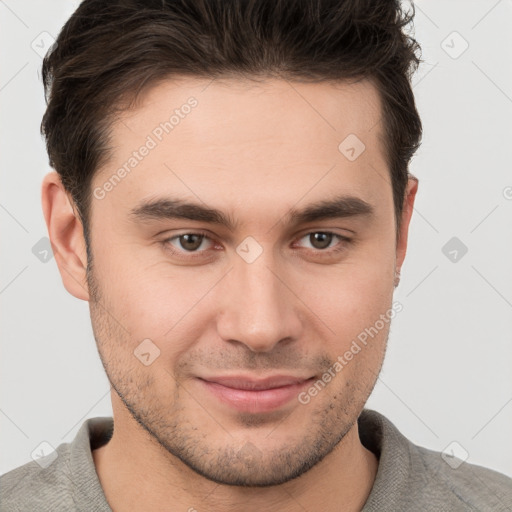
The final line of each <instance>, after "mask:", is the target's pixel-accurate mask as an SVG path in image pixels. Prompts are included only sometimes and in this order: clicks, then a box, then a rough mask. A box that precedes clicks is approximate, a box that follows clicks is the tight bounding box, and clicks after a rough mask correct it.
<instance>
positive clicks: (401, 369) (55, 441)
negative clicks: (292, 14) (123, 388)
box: [0, 0, 512, 476]
mask: <svg viewBox="0 0 512 512" xmlns="http://www.w3.org/2000/svg"><path fill="white" fill-rule="evenodd" d="M77 5H78V2H77V1H64V0H59V1H58V0H53V1H52V2H51V3H50V2H36V1H19V2H15V1H14V0H3V1H2V0H0V22H1V30H0V43H1V45H0V47H1V48H2V50H1V62H0V112H1V124H0V130H1V132H0V158H1V173H2V175H1V179H2V186H1V187H0V193H1V195H0V223H1V229H2V231H1V237H0V243H1V250H0V258H1V263H0V300H1V307H2V318H1V327H2V331H1V333H2V334H1V360H0V365H1V366H0V371H1V374H0V375H1V387H0V389H1V402H0V428H1V432H2V436H1V441H0V453H1V454H2V456H1V459H0V473H4V472H6V471H8V470H10V469H12V468H14V467H16V466H18V465H21V464H23V463H25V462H27V461H29V460H30V459H31V454H32V453H33V451H34V450H35V449H36V448H37V447H38V446H39V444H40V443H41V442H42V441H47V442H48V443H50V444H51V445H52V446H54V447H56V446H58V445H59V444H60V443H62V442H69V441H71V440H72V439H73V437H74V436H75V434H76V432H77V430H78V428H79V427H80V425H81V424H82V422H83V421H84V420H85V419H86V418H87V417H93V416H103V415H111V412H112V411H111V404H110V398H109V384H108V381H107V378H106V376H105V375H104V372H103V368H102V366H101V363H100V361H99V357H98V355H97V352H96V346H95V343H94V338H93V335H92V329H91V325H90V318H89V310H88V304H87V303H86V302H83V301H80V300H78V299H75V298H74V297H72V296H71V295H70V294H68V293H67V291H66V290H65V289H64V287H63V285H62V282H61V278H60V274H59V273H58V270H57V266H56V263H55V259H53V258H51V259H50V260H49V261H47V262H46V263H43V262H41V261H40V260H39V259H38V258H37V257H36V256H35V255H34V254H33V252H32V248H33V247H34V245H35V244H36V243H37V242H38V241H39V240H40V239H41V238H43V237H46V236H47V230H46V226H45V224H44V219H43V215H42V209H41V201H40V187H41V179H42V177H43V175H44V174H46V173H47V172H48V171H49V170H50V169H49V167H48V159H47V155H46V152H45V148H44V144H43V141H42V139H41V137H40V135H39V125H40V122H41V116H42V114H43V112H44V108H45V105H44V100H43V87H42V83H41V80H40V66H41V57H40V56H39V55H38V53H37V52H36V51H35V49H34V48H33V47H35V48H36V49H37V46H36V45H39V46H40V47H44V46H45V44H46V42H45V41H46V39H45V38H47V37H48V36H45V35H43V36H41V35H40V34H41V33H42V32H47V33H49V34H51V35H52V36H53V37H56V36H57V34H58V33H59V31H60V28H61V27H62V25H63V23H64V22H65V20H66V19H67V18H68V17H69V16H70V15H71V13H72V12H73V11H74V9H75V8H76V6H77ZM416 9H417V14H416V21H415V35H416V37H417V39H418V40H419V42H420V44H421V45H422V48H423V58H424V59H425V60H426V61H427V62H426V63H425V64H423V65H422V67H421V68H420V70H419V72H418V74H417V75H416V77H415V79H414V93H415V95H416V98H417V103H418V108H419V111H420V115H421V117H422V120H423V123H424V139H423V145H422V147H421V149H420V150H419V152H418V153H417V155H416V157H415V158H414V160H413V162H412V166H411V171H412V172H413V174H415V175H416V176H417V177H418V178H419V179H420V186H419V192H418V197H417V201H416V208H415V213H414V215H413V219H412V223H411V228H410V230H411V231H410V240H409V249H408V254H407V257H406V261H405V264H404V266H403V269H402V281H401V283H400V286H399V287H398V289H397V290H396V293H395V299H396V300H399V301H400V302H401V303H402V304H403V307H404V309H403V311H402V312H401V313H399V314H398V316H397V317H396V318H395V319H394V320H393V324H392V328H391V334H390V339H389V347H388V352H387V357H386V360H385V363H384V367H383V370H382V373H381V375H380V378H379V380H378V383H377V386H376V388H375V390H374V393H373V395H372V396H371V398H370V400H369V402H368V407H371V408H374V409H376V410H378V411H380V412H382V413H383V414H385V415H386V416H388V417H389V418H390V419H391V420H392V421H393V422H394V423H395V424H396V425H397V426H398V428H399V429H400V430H401V431H402V432H403V433H404V434H405V435H406V436H407V437H408V438H410V439H411V440H412V441H413V442H415V443H417V444H420V445H423V446H426V447H428V448H431V449H435V450H439V451H442V450H444V449H445V448H446V447H448V446H449V445H450V444H451V443H452V442H453V441H456V442H457V443H458V444H457V445H455V449H454V453H455V455H458V454H459V455H462V456H464V454H465V452H464V451H462V450H465V451H466V452H467V454H468V458H467V461H468V462H471V463H476V464H480V465H483V466H487V467H490V468H493V469H496V470H498V471H500V472H502V473H505V474H508V475H510V476H512V443H511V441H510V432H511V431H512V428H511V427H512V371H511V366H512V343H511V341H512V334H511V331H512V172H511V161H512V149H511V147H512V123H511V118H512V72H511V62H512V2H511V0H500V1H496V0H489V1H487V0H482V1H467V0H464V1H463V0H460V1H449V0H448V1H447V0H435V1H434V0H429V1H428V2H427V1H420V2H417V3H416ZM454 31H456V32H458V33H459V34H460V36H462V38H464V39H465V40H466V41H467V42H468V43H469V47H468V48H467V50H466V51H465V52H464V53H462V54H461V55H460V56H458V57H457V58H453V57H454V56H455V55H456V54H457V53H458V52H460V50H461V49H462V48H463V46H462V45H463V41H462V39H460V37H459V36H457V35H456V34H455V35H454V34H453V32H454ZM443 41H444V43H443ZM447 52H448V53H447ZM449 53H451V56H450V55H449ZM507 187H508V188H507ZM452 237H457V238H458V239H459V240H460V241H461V242H463V243H464V244H465V245H466V246H467V248H468V252H467V254H465V255H464V256H462V257H460V254H461V253H460V252H459V253H458V254H459V257H458V261H456V262H453V261H451V260H450V259H449V257H447V256H445V254H444V253H443V251H442V248H443V247H444V245H445V244H446V243H447V242H448V241H449V240H450V239H451V238H452ZM449 249H450V248H449ZM450 250H451V249H450ZM445 252H448V251H445ZM449 256H450V257H453V253H452V255H449ZM452 446H453V445H452ZM454 471H456V470H454Z"/></svg>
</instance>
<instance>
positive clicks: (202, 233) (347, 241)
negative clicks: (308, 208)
mask: <svg viewBox="0 0 512 512" xmlns="http://www.w3.org/2000/svg"><path fill="white" fill-rule="evenodd" d="M314 233H322V234H325V235H333V236H334V237H336V238H338V239H339V240H340V241H341V242H343V243H339V244H337V245H336V246H334V247H333V248H327V249H308V250H309V251H313V252H315V253H318V254H326V255H332V254H336V253H339V252H341V251H343V250H345V249H346V244H350V243H352V239H351V238H349V237H346V236H343V235H339V234H338V233H334V232H333V231H319V230H317V231H309V232H308V233H305V234H304V235H302V236H301V237H300V238H299V239H298V240H302V239H303V238H305V237H307V236H310V235H312V234H314ZM185 235H197V236H202V237H204V238H203V240H204V239H205V238H207V239H208V240H211V241H213V240H212V239H211V237H210V236H208V233H206V232H205V231H200V230H199V231H188V232H186V233H181V234H179V235H175V236H173V237H170V238H166V239H165V240H162V242H161V244H162V245H163V246H164V248H165V249H166V250H167V251H170V252H171V253H172V254H173V255H176V256H183V255H186V256H185V258H186V259H195V258H200V257H202V255H203V253H204V252H206V250H203V251H186V250H184V249H183V250H178V249H176V248H174V247H173V246H172V245H171V244H170V242H171V241H172V240H177V239H179V238H180V237H182V236H185ZM203 240H201V242H202V241H203Z"/></svg>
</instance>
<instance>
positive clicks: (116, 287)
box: [89, 79, 397, 486]
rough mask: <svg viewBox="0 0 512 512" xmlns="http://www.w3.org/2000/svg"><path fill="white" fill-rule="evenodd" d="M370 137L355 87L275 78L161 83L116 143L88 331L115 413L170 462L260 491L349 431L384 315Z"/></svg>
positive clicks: (367, 104) (373, 121) (377, 190)
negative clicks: (175, 460) (148, 436)
mask: <svg viewBox="0 0 512 512" xmlns="http://www.w3.org/2000/svg"><path fill="white" fill-rule="evenodd" d="M172 116H174V117H172ZM165 123H167V124H165ZM382 129H383V128H382V125H381V122H380V103H379V99H378V95H377V91H376V89H374V87H373V86H372V85H371V84H370V83H369V82H359V83H357V84H352V85H349V84H343V85H342V84H337V85H332V84H327V83H321V84H303V83H301V84H297V83H295V84H293V87H292V84H290V83H288V82H286V81H280V80H268V81H265V82H263V83H259V84H257V85H255V84H254V83H249V82H242V81H234V80H231V81H229V80H225V81H220V80H215V81H213V82H211V83H210V82H208V81H200V80H192V79H182V80H175V81H172V82H171V81H168V82H164V83H161V84H159V85H158V86H155V87H154V88H152V89H151V90H150V91H149V92H148V94H147V95H145V96H144V98H143V101H142V102H141V103H140V104H139V105H138V106H137V107H136V108H134V109H132V110H130V111H127V112H125V113H124V114H123V115H122V117H120V118H118V120H117V121H116V122H115V124H114V125H113V131H112V134H113V139H112V141H113V158H112V160H111V161H110V162H109V163H108V165H106V166H105V167H103V168H102V169H101V170H100V171H99V172H98V173H97V174H96V175H95V178H94V181H93V185H92V188H93V192H94V199H93V202H92V209H91V224H90V229H91V239H90V242H91V249H92V254H93V262H94V264H93V267H92V268H91V273H90V275H89V290H90V292H91V296H90V311H91V319H92V324H93V329H94V335H95V338H96V342H97V346H98V349H99V353H100V357H101V359H102V362H103V364H104V367H105V370H106V372H107V375H108V378H109V380H110V382H111V384H112V386H113V388H114V389H115V392H116V394H115V396H114V404H116V403H117V407H124V408H125V411H129V414H130V415H131V417H132V419H133V420H136V422H137V424H138V425H139V426H141V427H143V429H145V430H146V431H147V432H148V433H150V434H151V438H152V439H154V440H155V441H156V442H158V443H159V445H160V446H161V447H162V448H164V450H165V453H166V454H169V457H171V455H170V454H172V455H173V456H176V457H178V458H179V459H181V460H182V461H183V462H184V463H185V464H186V465H188V466H189V467H190V468H192V469H194V470H195V471H196V472H198V473H200V474H201V475H203V476H205V477H207V478H209V479H211V480H214V481H217V482H221V483H225V484H235V485H255V486H263V485H273V484H278V483H283V482H285V481H288V480H290V479H292V478H294V477H296V476H298V475H300V474H302V473H303V472H305V471H307V470H308V469H309V468H311V467H312V466H314V465H315V464H316V463H318V462H319V461H321V460H322V459H323V458H324V457H325V456H326V455H327V454H329V453H330V452H331V451H332V450H333V449H334V448H335V447H336V446H337V444H338V443H339V442H340V441H341V440H342V439H343V438H344V436H345V435H346V434H347V432H348V431H349V430H350V429H351V428H352V427H353V425H354V423H355V422H356V420H357V417H358V416H359V414H360V412H361V410H362V408H363V406H364V404H365V402H366V400H367V398H368V396H369V394H370V393H371V391H372V389H373V387H374V385H375V382H376V379H377V377H378V374H379V371H380V368H381V365H382V361H383V357H384V353H385V346H386V341H387V336H388V332H389V325H390V318H391V317H392V316H393V313H394V312H393V310H392V293H393V289H394V287H393V281H394V271H395V266H396V256H397V251H396V249H397V246H396V239H395V236H396V233H395V218H394V210H393V197H392V189H391V183H390V178H389V171H388V169H387V166H386V162H385V159H384V154H383V146H382V142H381V139H380V135H379V134H380V133H381V131H382ZM350 134H354V135H355V136H357V139H356V138H354V135H351V138H349V139H347V141H346V142H343V141H344V140H345V139H346V138H347V136H349V135H350ZM361 142H362V143H363V144H364V151H362V152H361V148H362V146H361V145H360V144H361ZM340 143H342V144H341V149H340ZM143 147H145V148H146V150H144V149H142V148H143ZM351 147H352V148H354V151H352V150H351V149H350V148H351ZM134 152H135V153H134ZM359 153H360V154H359ZM354 156H355V157H356V158H354ZM349 157H350V158H349ZM121 169H124V172H123V171H122V170H121ZM93 292H94V293H93ZM390 312H391V313H390ZM384 317H386V318H387V320H386V321H383V318H384ZM379 319H380V322H378V321H379ZM382 324H383V325H382ZM376 325H377V326H379V327H381V328H379V329H375V326H376ZM372 326H373V327H374V330H373V331H371V332H372V333H373V336H368V335H367V336H366V338H367V339H366V343H364V344H363V342H362V339H363V338H364V334H362V333H364V332H365V329H369V328H371V327H372ZM374 331H377V333H376V334H375V332H374ZM366 332H368V331H366ZM354 341H355V342H356V345H357V346H358V347H359V351H357V349H356V348H355V346H354ZM347 352H352V357H350V356H348V355H347ZM326 375H327V376H326ZM329 376H330V378H329ZM319 381H320V382H319ZM115 412H116V411H115V410H114V413H115ZM134 423H135V421H134Z"/></svg>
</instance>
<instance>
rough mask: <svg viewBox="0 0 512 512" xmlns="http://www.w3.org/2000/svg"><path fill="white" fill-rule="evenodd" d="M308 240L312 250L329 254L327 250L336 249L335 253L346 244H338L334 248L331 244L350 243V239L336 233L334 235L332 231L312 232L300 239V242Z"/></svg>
mask: <svg viewBox="0 0 512 512" xmlns="http://www.w3.org/2000/svg"><path fill="white" fill-rule="evenodd" d="M303 239H306V240H307V241H308V242H309V243H310V244H311V248H312V249H316V250H318V251H320V252H329V251H328V250H326V249H334V251H339V250H342V249H343V248H344V247H345V245H346V244H343V243H342V244H339V243H338V244H337V245H338V247H337V246H336V244H335V245H334V246H331V243H332V242H333V241H335V242H336V240H338V241H340V240H341V241H342V242H346V243H348V242H350V238H348V237H346V236H342V235H338V234H336V233H332V232H331V231H312V232H310V233H307V234H306V235H305V236H303V237H302V238H300V240H303Z"/></svg>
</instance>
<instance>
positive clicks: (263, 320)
mask: <svg viewBox="0 0 512 512" xmlns="http://www.w3.org/2000/svg"><path fill="white" fill-rule="evenodd" d="M249 261H250V260H249ZM249 261H247V260H246V259H244V257H243V256H240V257H239V256H238V255H236V258H235V259H234V268H233V270H232V271H231V272H229V275H228V278H229V279H227V280H226V282H225V283H224V289H223V292H222V293H223V295H224V298H223V307H222V314H221V317H220V318H219V320H218V330H219V334H220V336H221V337H222V338H223V339H224V340H225V341H229V340H231V341H238V342H240V343H243V344H244V345H246V346H247V347H248V348H249V349H251V350H252V351H270V350H272V349H273V348H274V347H275V345H276V344H277V343H279V342H280V341H281V340H283V339H288V338H296V337H297V336H298V332H299V329H300V322H299V319H298V317H297V315H296V311H295V304H294V302H293V294H291V292H290V291H289V290H288V289H287V288H286V286H285V285H284V284H283V283H282V282H281V280H280V278H278V277H277V276H276V275H275V274H277V275H279V271H278V270H277V265H276V263H275V260H274V256H273V254H272V251H270V250H268V251H263V252H262V253H261V254H260V255H259V256H258V257H257V258H256V259H255V260H254V261H252V262H249ZM281 279H283V278H282V277H281Z"/></svg>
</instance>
